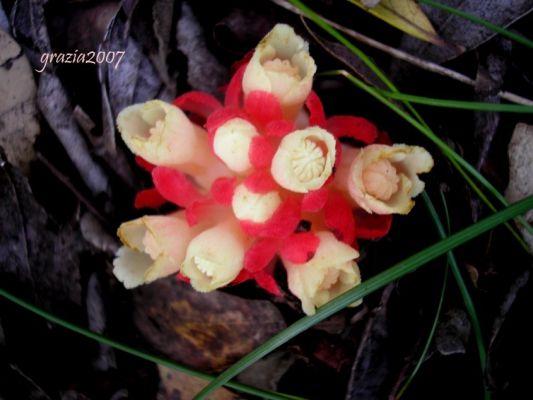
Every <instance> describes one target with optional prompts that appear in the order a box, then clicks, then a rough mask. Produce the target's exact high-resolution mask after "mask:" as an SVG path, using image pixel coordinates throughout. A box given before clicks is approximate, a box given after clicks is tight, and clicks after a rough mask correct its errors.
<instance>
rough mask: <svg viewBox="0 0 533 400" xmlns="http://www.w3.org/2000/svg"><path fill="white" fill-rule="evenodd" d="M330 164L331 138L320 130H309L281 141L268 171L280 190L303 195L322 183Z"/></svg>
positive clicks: (333, 160) (331, 154) (333, 158)
mask: <svg viewBox="0 0 533 400" xmlns="http://www.w3.org/2000/svg"><path fill="white" fill-rule="evenodd" d="M334 163H335V138H334V137H333V135H332V134H331V133H329V132H327V131H326V130H324V129H322V128H319V127H311V128H307V129H302V130H298V131H294V132H292V133H290V134H288V135H287V136H285V137H284V138H283V139H282V141H281V143H280V145H279V147H278V150H277V152H276V154H275V155H274V158H273V159H272V166H271V169H270V171H271V173H272V176H273V178H274V180H275V181H276V182H277V183H278V184H279V185H280V186H281V187H283V188H285V189H287V190H290V191H293V192H298V193H307V192H309V191H312V190H317V189H319V188H320V187H321V186H322V185H323V184H324V182H326V180H327V179H328V178H329V177H330V175H331V173H332V171H333V165H334Z"/></svg>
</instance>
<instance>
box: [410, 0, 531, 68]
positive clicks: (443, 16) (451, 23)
mask: <svg viewBox="0 0 533 400" xmlns="http://www.w3.org/2000/svg"><path fill="white" fill-rule="evenodd" d="M443 3H445V4H446V5H448V6H450V7H454V8H455V9H457V10H460V11H463V12H466V13H469V14H473V15H475V16H477V17H480V18H483V19H485V20H488V21H489V22H492V23H493V24H495V25H498V26H500V27H502V28H505V27H507V26H509V25H510V24H512V23H513V22H515V21H517V20H518V19H520V18H521V17H523V16H525V15H526V14H527V13H529V12H530V11H531V10H532V9H533V2H532V1H531V0H513V1H512V2H511V1H501V0H483V2H482V3H481V2H480V1H479V0H447V1H444V2H443ZM481 4H482V5H481ZM422 9H423V10H424V11H425V13H426V15H427V16H428V17H429V18H430V19H431V21H432V22H433V24H434V26H435V27H436V28H437V29H438V31H439V33H440V36H441V37H442V38H443V39H444V40H446V41H448V42H451V43H456V44H457V45H460V46H461V47H463V48H464V50H466V51H468V50H472V49H475V48H477V47H478V46H479V45H481V44H483V43H484V42H486V41H487V40H489V39H490V38H492V37H493V36H495V35H496V33H495V32H493V31H492V30H490V29H487V28H485V27H483V26H481V25H478V24H475V23H473V22H470V21H468V20H466V19H464V18H461V17H459V16H456V15H453V14H450V13H449V12H446V11H442V10H439V9H437V8H433V7H429V6H422ZM401 48H402V49H404V50H406V51H408V52H409V53H414V54H416V55H417V56H418V57H421V58H423V59H426V60H429V61H433V62H436V63H443V62H445V61H448V60H451V59H453V58H455V57H457V56H458V55H459V54H458V53H457V52H455V51H453V50H452V49H449V48H443V47H437V46H433V45H432V44H430V43H427V42H420V41H418V40H413V39H412V38H410V37H408V36H405V38H404V39H403V41H402V44H401Z"/></svg>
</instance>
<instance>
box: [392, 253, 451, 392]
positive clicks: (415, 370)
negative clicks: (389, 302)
mask: <svg viewBox="0 0 533 400" xmlns="http://www.w3.org/2000/svg"><path fill="white" fill-rule="evenodd" d="M448 271H449V267H448V263H447V264H446V268H444V277H443V278H442V287H441V289H440V295H439V303H438V304H437V310H436V311H435V318H434V319H433V323H432V324H431V329H430V330H429V334H428V337H427V340H426V343H425V344H424V348H423V349H422V352H421V353H420V357H419V358H418V361H417V363H416V365H415V367H414V368H413V371H412V372H411V374H410V375H409V378H407V381H406V382H405V383H404V384H403V386H402V388H401V389H400V390H399V391H398V394H397V395H396V400H398V399H399V398H400V397H402V396H403V394H404V393H405V391H406V390H407V388H408V387H409V386H410V385H411V383H412V382H413V380H414V379H415V376H416V374H417V373H418V370H419V369H420V367H421V366H422V364H423V363H424V361H425V359H426V355H427V353H428V351H429V347H430V346H431V343H432V342H433V337H434V336H435V332H436V330H437V325H438V323H439V318H440V314H441V312H442V305H443V303H444V294H445V293H446V286H447V285H448Z"/></svg>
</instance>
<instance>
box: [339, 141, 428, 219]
mask: <svg viewBox="0 0 533 400" xmlns="http://www.w3.org/2000/svg"><path fill="white" fill-rule="evenodd" d="M432 167H433V158H432V157H431V155H430V154H429V153H428V152H427V151H426V150H425V149H424V148H422V147H418V146H407V145H404V144H397V145H393V146H387V145H381V144H375V145H370V146H367V147H365V148H363V149H361V151H359V153H357V155H356V156H355V157H354V159H353V161H352V164H351V165H350V170H349V174H348V178H347V186H348V190H349V192H350V196H351V197H352V199H353V200H355V202H356V203H357V204H358V205H359V206H360V207H361V208H363V209H364V210H366V211H367V212H369V213H377V214H407V213H409V211H411V209H412V208H413V206H414V201H413V200H412V198H413V197H415V196H417V195H418V194H420V193H421V192H422V191H423V190H424V182H422V181H421V180H420V178H419V177H418V174H421V173H425V172H429V171H430V170H431V168H432Z"/></svg>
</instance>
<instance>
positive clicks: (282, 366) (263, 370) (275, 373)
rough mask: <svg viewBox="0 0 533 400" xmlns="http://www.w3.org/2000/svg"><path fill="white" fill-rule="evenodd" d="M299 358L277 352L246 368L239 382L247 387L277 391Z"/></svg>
mask: <svg viewBox="0 0 533 400" xmlns="http://www.w3.org/2000/svg"><path fill="white" fill-rule="evenodd" d="M297 358H298V356H296V355H295V354H293V353H291V352H287V351H275V352H273V353H270V354H269V355H268V356H266V357H264V358H262V359H261V360H259V361H257V362H255V363H254V364H253V365H251V366H250V367H248V368H246V369H245V370H244V371H243V372H241V373H240V374H239V375H238V377H237V380H238V381H239V382H240V383H244V384H246V385H250V386H254V387H260V388H263V389H266V390H273V391H275V390H277V388H278V383H279V381H280V380H281V378H282V377H283V375H285V373H286V372H287V371H288V370H289V368H290V367H291V366H292V365H293V364H294V362H295V361H296V360H297Z"/></svg>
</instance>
